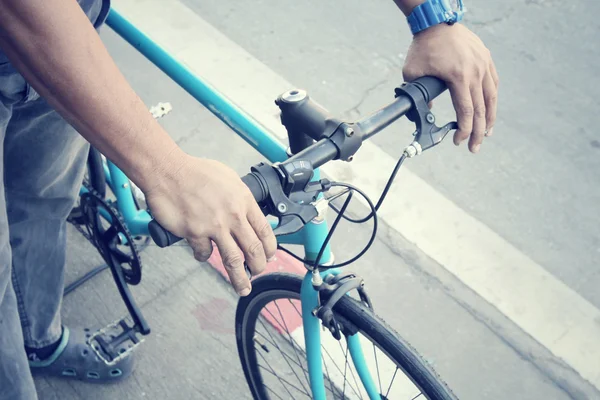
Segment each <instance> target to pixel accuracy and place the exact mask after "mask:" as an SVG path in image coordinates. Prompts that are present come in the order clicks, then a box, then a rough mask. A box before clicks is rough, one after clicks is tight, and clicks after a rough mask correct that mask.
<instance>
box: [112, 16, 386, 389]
mask: <svg viewBox="0 0 600 400" xmlns="http://www.w3.org/2000/svg"><path fill="white" fill-rule="evenodd" d="M106 24H107V25H108V26H110V27H111V28H112V29H113V30H114V31H115V32H116V33H117V34H118V35H119V36H121V37H122V38H123V39H125V40H126V41H127V42H129V44H131V45H132V46H133V47H134V48H135V49H137V50H138V51H139V52H140V53H141V54H142V55H144V56H145V57H146V58H147V59H148V60H149V61H150V62H152V63H153V64H154V65H156V66H157V67H158V68H159V69H161V70H162V71H163V72H164V73H165V74H166V75H167V76H169V77H170V78H171V79H173V80H174V81H175V82H176V83H177V84H178V85H179V86H180V87H182V88H183V89H184V90H186V91H187V92H188V93H189V94H190V95H192V96H193V97H194V98H195V99H196V100H198V101H199V102H200V103H201V104H203V105H204V106H205V107H206V108H207V109H208V110H210V111H211V112H212V113H213V114H214V115H215V116H216V117H218V118H219V119H220V120H221V121H223V123H225V124H226V125H227V126H229V127H230V128H231V129H232V130H233V131H234V132H236V133H237V134H238V135H240V136H241V137H242V138H243V139H244V140H246V142H247V143H248V144H250V145H251V146H252V147H253V148H255V149H256V150H258V151H259V152H260V153H261V154H262V155H263V156H264V157H266V158H267V159H268V160H269V161H270V162H277V161H283V160H285V159H286V158H287V157H288V156H287V154H286V151H285V148H284V146H283V145H282V144H281V143H280V142H279V141H278V140H277V139H276V138H275V137H274V136H273V135H272V134H271V133H269V132H268V130H267V129H265V128H264V127H263V126H262V125H260V124H259V123H258V122H257V121H255V120H254V119H253V118H251V117H250V116H249V115H247V114H246V113H245V112H243V111H242V110H241V109H240V108H239V107H237V106H236V105H235V104H233V103H232V102H231V101H229V100H228V99H227V98H225V96H223V95H222V94H220V93H219V92H218V91H217V90H216V89H215V88H213V87H212V86H211V85H210V84H209V83H207V82H206V81H204V80H202V79H201V78H200V77H198V76H196V75H194V74H193V73H192V72H191V71H190V70H189V69H187V68H186V67H184V66H183V65H182V64H181V63H179V62H178V61H177V60H176V59H175V58H173V57H172V56H171V55H170V54H168V53H167V52H166V51H165V50H163V49H162V48H161V47H160V46H158V45H157V44H156V43H155V42H153V41H152V40H151V39H150V38H149V37H148V36H146V35H145V34H143V33H142V32H141V31H140V30H138V29H137V28H136V27H135V26H133V25H132V24H131V23H130V22H129V21H127V20H126V19H125V18H124V17H123V16H122V15H121V14H119V13H118V12H117V11H116V10H114V9H111V11H110V13H109V15H108V18H107V20H106ZM107 172H108V173H107V174H106V175H107V181H108V182H110V183H111V187H112V189H113V192H114V193H115V195H116V196H117V204H118V207H119V210H120V211H121V213H122V214H123V216H124V218H125V221H126V223H127V225H128V226H129V228H130V231H131V233H132V234H133V235H138V234H143V235H147V234H148V227H147V224H148V222H149V221H150V217H149V215H148V213H147V212H145V211H138V210H136V208H135V204H134V202H133V196H132V193H131V188H130V187H129V180H128V178H127V177H126V176H125V174H124V173H123V172H122V171H121V170H119V169H118V168H117V167H116V166H115V165H114V164H112V163H110V162H109V163H108V171H107ZM313 179H319V171H318V170H315V177H314V178H313ZM327 232H328V228H327V223H326V222H325V221H323V222H321V223H315V222H311V223H309V224H307V225H306V226H305V227H304V228H303V229H302V230H301V231H299V232H297V233H295V234H292V235H286V236H282V237H280V238H278V241H279V243H288V244H303V245H304V251H305V255H306V259H307V260H308V261H311V260H313V261H314V260H315V259H316V257H317V255H318V253H319V251H320V249H321V246H322V244H323V242H324V241H325V238H326V236H327ZM331 258H332V255H331V252H330V249H329V246H327V248H326V249H325V251H324V253H323V256H322V258H321V260H320V263H322V264H325V263H328V262H330V261H331ZM327 273H328V274H329V273H334V274H337V273H338V272H337V270H329V271H327ZM301 302H302V314H303V318H302V319H303V327H304V338H305V344H306V353H307V362H308V369H309V378H310V386H311V391H312V393H313V398H315V399H317V400H322V399H325V398H326V396H325V385H324V379H323V370H322V364H321V359H322V358H321V336H320V335H321V332H320V321H319V319H318V318H316V317H314V316H313V315H312V313H311V311H312V310H313V309H314V308H315V307H316V306H317V302H318V298H317V291H315V290H314V288H313V287H312V283H311V273H310V272H309V273H307V275H306V276H305V278H304V281H303V283H302V290H301ZM348 346H349V351H350V353H351V356H352V359H353V361H354V363H355V367H356V369H357V372H358V374H359V376H360V378H361V380H362V382H363V385H364V386H365V388H366V389H367V393H369V397H370V398H371V399H379V395H378V394H376V392H377V391H376V389H375V384H374V382H373V380H372V378H371V376H370V373H369V371H368V367H367V365H366V363H365V362H364V357H363V356H362V350H361V348H360V343H359V341H358V337H356V338H354V337H351V338H349V340H348Z"/></svg>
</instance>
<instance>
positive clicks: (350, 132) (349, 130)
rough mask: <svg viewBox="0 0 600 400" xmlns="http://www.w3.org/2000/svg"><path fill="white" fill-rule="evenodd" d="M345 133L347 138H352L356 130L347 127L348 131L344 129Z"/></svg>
mask: <svg viewBox="0 0 600 400" xmlns="http://www.w3.org/2000/svg"><path fill="white" fill-rule="evenodd" d="M344 133H345V134H346V136H348V137H350V136H352V135H354V129H352V128H350V127H349V126H347V127H346V129H344Z"/></svg>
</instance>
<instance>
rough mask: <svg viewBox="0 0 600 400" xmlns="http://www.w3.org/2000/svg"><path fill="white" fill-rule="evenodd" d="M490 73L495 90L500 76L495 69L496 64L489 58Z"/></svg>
mask: <svg viewBox="0 0 600 400" xmlns="http://www.w3.org/2000/svg"><path fill="white" fill-rule="evenodd" d="M490 73H491V74H492V80H493V81H494V84H495V85H496V90H497V89H498V86H499V85H500V77H499V76H498V71H497V70H496V65H495V64H494V61H493V60H490Z"/></svg>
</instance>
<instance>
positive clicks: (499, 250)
mask: <svg viewBox="0 0 600 400" xmlns="http://www.w3.org/2000/svg"><path fill="white" fill-rule="evenodd" d="M114 6H115V8H116V9H118V10H119V11H120V12H122V13H123V14H124V15H125V16H126V17H127V18H129V19H130V20H131V21H132V22H133V23H134V24H135V25H136V26H138V27H139V28H140V29H141V30H142V31H144V32H145V33H146V34H148V35H149V36H150V37H152V38H153V39H154V40H156V41H157V42H158V43H159V44H160V45H161V46H163V47H164V48H165V49H166V50H167V51H169V52H170V53H172V54H173V55H175V56H176V57H178V58H179V59H180V60H181V61H183V62H184V63H185V64H186V65H187V66H188V67H189V68H191V69H192V70H193V71H195V72H196V73H198V74H199V75H201V76H203V77H205V78H206V79H207V80H208V81H210V82H211V83H212V84H213V85H214V86H216V87H217V88H219V89H220V91H222V92H223V93H224V94H225V95H226V96H228V97H229V98H230V99H232V100H233V101H234V102H236V103H237V104H238V105H239V106H240V107H242V108H243V109H245V110H246V111H247V112H248V113H249V114H251V115H253V116H254V117H255V118H256V119H257V120H258V121H260V122H261V123H262V124H264V125H265V126H266V127H268V128H269V129H271V130H272V131H273V132H274V133H275V134H276V135H278V136H279V137H280V138H285V132H284V131H283V129H282V127H281V126H280V124H279V119H278V116H277V109H276V107H275V106H274V104H273V100H274V99H275V98H276V97H277V96H278V95H279V94H280V93H282V92H284V91H285V90H288V89H290V88H292V87H293V85H292V84H291V83H289V82H287V81H286V80H285V79H284V78H282V77H281V76H279V75H277V74H276V73H275V72H273V71H272V70H270V69H269V68H268V67H267V66H265V65H264V64H262V63H261V62H260V61H258V60H256V59H255V58H254V57H252V55H250V54H249V53H248V52H246V51H245V50H244V49H242V48H241V47H240V46H238V45H236V44H235V43H233V42H232V41H231V40H229V39H228V38H227V37H225V36H224V35H223V34H221V33H220V32H219V31H218V30H216V29H215V28H214V27H212V26H211V25H209V24H208V23H207V22H206V21H204V20H203V19H202V18H200V17H199V16H198V15H197V14H195V13H194V12H193V11H192V10H190V9H189V8H187V7H186V6H184V5H183V4H181V3H180V2H179V1H169V2H168V5H167V2H165V1H164V0H116V1H115V2H114ZM394 162H395V160H393V159H392V158H391V157H390V156H389V155H387V154H386V153H385V152H383V151H382V150H381V149H379V148H378V147H376V146H374V145H373V144H371V143H365V144H364V145H363V147H362V148H361V150H360V151H359V153H358V154H357V156H356V157H355V161H354V162H353V163H352V164H346V163H342V162H337V163H331V165H327V166H326V167H325V168H324V172H325V173H327V174H328V175H330V176H331V177H333V178H334V179H339V180H343V181H346V182H350V183H352V184H354V185H356V186H358V187H360V188H362V189H364V190H365V191H366V192H367V193H368V194H369V195H372V196H374V197H376V196H377V195H378V194H379V192H380V189H381V188H382V186H383V184H384V180H385V179H386V178H387V176H384V175H377V174H374V173H373V171H390V170H391V169H392V167H393V164H394ZM399 180H401V181H402V187H403V188H410V191H406V190H405V191H404V193H402V194H401V193H400V192H399V190H400V188H399V187H398V186H396V189H392V192H391V193H390V195H389V197H388V200H387V202H386V206H385V207H384V208H383V209H382V210H381V215H382V217H383V218H384V219H385V221H386V222H387V223H388V224H389V225H390V226H391V227H392V228H394V229H395V230H397V231H398V232H399V233H400V234H402V235H403V236H404V237H406V238H407V239H408V240H409V241H411V242H413V243H414V244H415V245H416V246H417V247H419V248H420V249H421V250H423V251H424V252H425V253H426V254H428V255H429V256H430V257H432V258H433V259H435V260H436V261H437V262H439V263H440V264H441V265H443V266H444V267H445V268H446V269H448V270H449V271H450V272H452V273H453V274H454V275H455V276H456V277H458V278H459V279H460V280H461V281H462V282H464V283H465V284H466V285H467V286H469V287H470V288H471V289H473V290H474V291H475V292H476V293H478V294H479V295H480V296H481V297H483V298H484V299H486V300H487V301H488V302H490V303H491V304H493V305H494V306H495V307H497V308H498V309H499V310H500V311H501V312H502V313H504V314H505V315H506V316H507V317H508V318H510V319H511V320H512V321H513V322H514V323H515V324H517V325H518V326H520V327H521V328H522V329H523V330H524V331H525V332H527V333H528V334H529V335H531V336H532V337H533V338H535V339H536V340H537V341H538V342H539V343H541V344H542V345H544V346H545V347H546V348H548V349H549V350H550V351H551V352H552V353H554V354H555V355H556V356H557V357H559V358H561V359H563V360H564V361H565V362H566V363H567V364H569V365H570V366H571V367H572V368H573V369H574V370H576V371H577V372H579V373H580V374H581V376H582V377H583V378H585V379H587V380H588V381H589V382H591V383H592V384H593V385H594V386H596V387H597V388H599V389H600V311H599V310H598V309H596V308H595V307H594V306H593V305H592V304H590V303H589V302H587V301H586V300H585V299H583V298H582V297H581V296H579V295H578V294H577V293H576V292H574V291H573V290H571V289H570V288H569V287H567V286H566V285H564V284H563V283H562V282H561V281H559V280H558V279H556V278H554V277H553V276H552V275H551V274H549V273H548V272H546V270H545V269H544V268H542V267H541V266H539V265H537V264H536V263H535V262H533V261H532V260H531V259H529V258H528V257H527V256H526V255H524V254H522V253H521V252H519V251H518V250H517V249H516V248H514V247H513V246H511V245H510V244H509V243H508V242H507V241H506V240H504V239H503V238H501V237H500V236H499V235H497V234H496V233H495V232H493V231H492V230H490V229H489V228H488V227H486V226H485V225H483V224H482V223H480V222H479V221H477V220H476V219H474V218H473V217H471V216H470V215H469V214H467V213H466V212H465V211H463V210H462V209H461V208H459V207H458V206H456V205H455V204H454V203H452V202H451V201H449V200H448V199H446V198H445V197H444V196H442V195H441V194H440V193H438V192H437V191H436V190H435V189H434V188H432V187H430V186H429V185H428V184H427V183H425V182H424V181H423V180H421V179H420V178H419V177H417V176H416V175H415V174H413V173H411V172H410V171H409V170H408V169H406V168H403V169H402V171H401V172H400V177H399Z"/></svg>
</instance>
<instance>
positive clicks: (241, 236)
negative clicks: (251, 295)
mask: <svg viewBox="0 0 600 400" xmlns="http://www.w3.org/2000/svg"><path fill="white" fill-rule="evenodd" d="M232 233H233V238H234V239H235V241H236V242H237V244H238V245H239V247H240V249H241V250H242V252H243V253H244V258H245V260H246V264H248V267H249V268H250V272H252V275H258V274H260V273H261V272H263V271H264V270H265V267H266V266H267V257H266V255H265V249H264V248H263V244H262V242H261V241H260V240H259V239H258V236H256V233H255V232H254V229H252V227H251V226H250V224H249V223H248V222H246V221H244V223H242V224H241V225H240V226H239V227H237V228H236V229H235V230H234V231H233V232H232Z"/></svg>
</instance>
